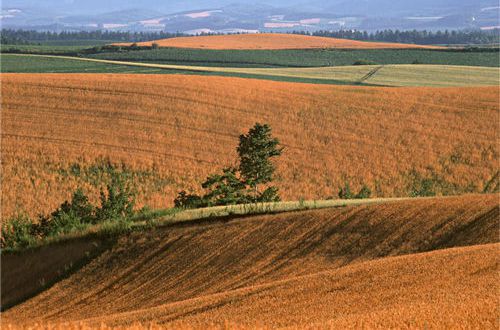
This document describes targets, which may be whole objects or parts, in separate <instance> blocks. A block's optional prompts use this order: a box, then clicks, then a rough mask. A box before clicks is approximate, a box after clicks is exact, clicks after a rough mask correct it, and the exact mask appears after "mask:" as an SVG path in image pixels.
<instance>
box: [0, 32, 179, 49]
mask: <svg viewBox="0 0 500 330" xmlns="http://www.w3.org/2000/svg"><path fill="white" fill-rule="evenodd" d="M179 36H183V34H181V33H169V32H120V31H106V30H104V31H103V30H96V31H76V32H73V31H63V32H51V31H35V30H13V29H2V33H1V42H2V44H10V45H23V44H26V45H29V44H36V43H42V42H47V41H75V40H76V41H78V40H96V41H99V40H102V41H117V42H118V41H123V42H141V41H149V40H156V39H167V38H174V37H179Z"/></svg>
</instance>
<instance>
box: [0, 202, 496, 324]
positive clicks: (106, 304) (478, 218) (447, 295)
mask: <svg viewBox="0 0 500 330" xmlns="http://www.w3.org/2000/svg"><path fill="white" fill-rule="evenodd" d="M415 215H418V216H415ZM498 219H499V204H498V198H497V195H469V196H461V197H451V198H433V199H425V200H409V201H400V202H392V203H385V204H380V205H366V206H357V207H346V208H339V209H327V210H312V211H303V212H295V213H288V214H278V215H263V216H256V217H251V218H248V217H247V218H244V219H233V220H232V221H224V220H222V221H210V222H206V223H202V224H200V223H198V224H193V225H188V226H173V227H165V228H156V229H154V230H149V231H144V232H137V233H132V234H129V235H126V236H123V237H119V238H115V239H112V240H111V241H109V242H99V241H92V240H89V241H88V242H87V244H83V243H82V241H79V242H75V241H68V242H65V243H63V244H59V245H53V246H47V247H45V248H44V249H41V250H38V251H33V252H29V253H26V254H25V255H24V257H25V259H23V260H24V262H23V263H22V265H19V264H16V263H18V262H19V260H21V259H19V257H18V256H15V255H12V256H11V255H7V256H2V262H3V263H4V265H7V266H6V267H3V268H2V287H3V288H5V290H6V291H3V292H6V293H9V294H15V293H16V292H17V291H12V290H9V289H10V288H15V287H16V285H17V286H19V285H22V283H23V278H30V279H31V278H33V282H36V280H37V277H38V278H46V279H47V280H49V278H48V277H47V276H49V273H50V272H51V271H52V270H53V269H61V268H64V267H65V265H66V264H67V262H68V260H67V258H68V257H67V255H68V251H72V254H73V258H74V259H72V260H73V262H75V263H76V262H78V257H77V255H78V254H80V255H81V256H80V257H79V258H82V257H84V256H85V255H86V252H88V251H92V249H95V247H96V246H102V249H103V250H102V251H100V252H99V253H98V257H93V258H92V259H91V260H89V261H87V263H86V266H85V267H82V268H76V269H74V270H73V271H72V272H71V273H70V274H67V276H66V278H65V279H62V280H60V281H59V282H57V283H55V284H54V285H53V286H51V287H50V288H48V289H47V290H45V291H44V292H41V293H40V294H38V295H36V296H35V297H33V298H31V299H28V300H27V301H25V302H24V303H22V304H20V305H17V306H15V307H13V308H11V309H9V310H7V311H6V312H3V313H2V322H3V325H5V326H8V325H9V324H11V325H13V326H29V325H33V324H38V325H41V326H43V325H45V326H49V325H50V324H53V325H56V326H57V324H60V326H64V327H66V328H70V327H71V325H74V327H75V328H77V327H78V328H79V329H85V328H86V327H92V326H93V327H100V326H101V324H103V328H104V327H105V326H107V327H118V328H124V327H133V325H134V324H137V322H141V323H142V325H141V323H139V324H138V325H136V326H135V327H136V328H137V329H139V328H142V327H144V328H147V327H148V324H149V323H150V322H154V323H156V324H159V325H161V326H162V327H163V328H171V329H177V328H181V329H182V328H189V329H192V328H196V329H201V328H207V327H213V328H241V329H243V328H255V327H256V326H259V327H264V328H268V327H269V328H275V327H286V326H291V327H296V328H315V327H318V326H331V327H342V328H344V327H347V328H359V327H360V326H365V327H370V328H374V327H376V328H387V327H397V328H400V327H403V326H405V325H407V324H413V325H415V326H419V325H422V326H432V327H437V328H444V327H452V328H453V327H456V326H457V324H459V325H461V326H465V327H467V326H470V327H474V326H478V327H481V328H494V325H495V324H496V322H497V321H496V320H497V314H498V310H497V308H496V304H497V297H496V291H497V289H496V288H497V287H498V283H497V272H498V265H497V259H498V257H497V253H498V248H499V245H498V235H497V234H498V233H497V228H498ZM91 254H92V253H91ZM42 255H51V256H52V257H51V258H50V260H51V264H50V267H47V265H46V263H39V262H36V260H37V256H38V257H40V256H42ZM16 268H17V269H19V270H22V269H28V268H30V270H32V272H21V273H18V274H19V275H18V276H13V275H14V269H16ZM47 272H49V273H47ZM367 278H369V280H367ZM30 282H31V281H30ZM82 288H86V289H85V291H82ZM6 293H5V295H4V296H2V300H5V299H7V300H8V299H11V298H12V297H11V296H8V295H7V294H6ZM3 294H4V293H3ZM443 311H445V313H443ZM263 316H264V317H263ZM61 322H72V323H69V324H68V323H65V324H64V325H63V324H62V323H61Z"/></svg>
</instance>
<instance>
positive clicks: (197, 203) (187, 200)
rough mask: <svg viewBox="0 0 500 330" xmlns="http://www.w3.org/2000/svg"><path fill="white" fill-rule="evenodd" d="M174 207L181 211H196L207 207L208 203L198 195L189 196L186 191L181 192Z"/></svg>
mask: <svg viewBox="0 0 500 330" xmlns="http://www.w3.org/2000/svg"><path fill="white" fill-rule="evenodd" d="M174 205H175V207H176V208H180V209H196V208H201V207H206V206H207V203H206V202H205V200H203V198H201V197H200V196H198V195H194V194H188V193H186V191H184V190H183V191H181V192H180V193H179V195H177V197H176V198H175V199H174Z"/></svg>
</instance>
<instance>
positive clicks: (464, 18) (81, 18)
mask: <svg viewBox="0 0 500 330" xmlns="http://www.w3.org/2000/svg"><path fill="white" fill-rule="evenodd" d="M235 1H238V0H211V1H210V0H193V1H180V0H170V1H160V0H142V1H140V2H138V1H131V0H107V1H101V0H99V1H98V0H44V1H43V3H42V1H34V0H4V1H3V3H2V11H1V15H0V21H1V24H2V27H3V28H22V29H35V30H55V31H62V30H95V29H106V30H128V31H168V32H183V33H192V34H195V33H202V32H257V31H279V32H284V31H291V30H304V31H315V30H339V29H358V30H368V31H373V30H377V29H400V30H403V29H428V30H437V29H464V28H481V29H492V28H495V27H498V26H499V25H500V23H499V9H500V6H499V3H498V0H419V1H410V0H397V1H395V0H324V1H320V0H311V1H304V0H287V1H285V0H271V1H266V3H265V4H263V3H254V4H249V3H248V2H235Z"/></svg>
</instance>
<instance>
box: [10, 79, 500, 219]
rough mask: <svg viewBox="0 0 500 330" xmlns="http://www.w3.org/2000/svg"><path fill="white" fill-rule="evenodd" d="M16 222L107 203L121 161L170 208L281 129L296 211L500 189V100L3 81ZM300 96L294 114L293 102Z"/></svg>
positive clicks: (287, 191)
mask: <svg viewBox="0 0 500 330" xmlns="http://www.w3.org/2000/svg"><path fill="white" fill-rule="evenodd" d="M2 94H3V99H2V158H3V159H2V162H3V164H2V165H3V187H4V190H3V192H4V193H3V196H2V197H3V198H2V209H3V216H6V217H9V216H12V215H14V214H16V213H18V212H28V213H29V214H30V215H32V216H36V215H37V214H38V213H46V212H49V211H51V210H53V209H54V208H55V207H56V206H57V205H59V204H60V203H61V202H62V201H64V200H65V199H67V198H68V197H69V195H70V194H71V193H72V192H73V191H74V189H75V188H76V187H77V186H81V187H83V188H84V190H85V191H87V192H88V193H89V194H90V195H91V196H92V198H93V199H94V200H95V199H96V198H97V196H98V189H99V187H100V186H102V184H104V183H106V182H107V180H108V179H109V171H110V164H109V163H110V162H111V165H112V166H114V167H115V168H116V170H119V171H122V172H124V173H126V174H127V175H128V176H130V177H131V178H132V179H133V181H134V182H135V184H136V185H137V188H138V193H139V199H138V201H139V204H140V205H139V206H142V205H149V206H151V207H154V208H164V207H168V206H171V203H172V200H173V198H174V196H175V194H176V193H177V192H178V191H180V190H182V189H190V188H195V187H197V186H198V185H199V182H200V180H202V179H204V178H205V177H206V176H207V175H208V174H209V173H212V172H213V171H216V170H219V169H220V168H222V167H224V166H227V165H230V164H231V162H232V159H234V148H235V146H236V145H235V144H236V141H237V137H238V135H239V134H241V132H243V131H245V130H246V129H247V128H248V127H250V126H252V125H253V124H254V123H255V122H257V121H261V122H267V123H269V124H270V125H271V126H272V127H273V129H274V131H275V134H276V135H277V137H279V138H280V140H281V141H282V143H283V145H284V146H285V148H286V149H285V150H286V152H285V153H284V155H283V159H282V160H281V161H280V162H279V163H278V164H277V165H278V172H277V174H278V179H277V183H276V184H277V185H278V186H279V188H280V190H281V193H282V196H283V198H284V199H286V200H297V199H300V198H304V199H325V198H330V197H336V196H337V193H338V189H339V187H340V186H343V185H344V184H345V182H350V184H351V185H352V187H353V189H359V187H360V185H362V184H363V183H364V184H367V185H369V186H370V188H371V189H372V190H373V192H374V196H377V197H384V196H386V197H393V196H408V195H409V194H410V192H411V191H413V190H414V189H418V187H419V186H420V184H421V182H423V181H424V180H426V182H432V186H433V189H434V190H435V192H436V193H438V194H457V193H464V192H482V191H483V190H485V189H486V190H487V189H494V187H495V182H496V181H495V177H496V173H497V171H498V168H497V162H498V153H497V150H496V147H495V146H496V143H497V142H496V141H497V140H496V139H497V136H496V127H497V126H496V123H497V120H496V119H497V118H498V113H499V109H498V103H497V100H498V98H499V91H498V88H497V87H481V88H479V87H478V88H446V89H440V88H397V89H395V88H367V87H352V86H349V87H348V86H345V87H344V86H328V85H308V84H296V83H284V82H272V81H259V80H247V79H239V78H225V77H204V78H203V79H200V78H199V77H197V76H185V75H138V74H131V75H126V74H120V75H102V74H64V75H63V74H43V75H42V74H40V75H31V74H3V76H2ZM292 95H293V99H294V102H293V106H291V105H290V97H291V96H292Z"/></svg>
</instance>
